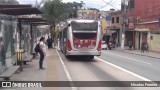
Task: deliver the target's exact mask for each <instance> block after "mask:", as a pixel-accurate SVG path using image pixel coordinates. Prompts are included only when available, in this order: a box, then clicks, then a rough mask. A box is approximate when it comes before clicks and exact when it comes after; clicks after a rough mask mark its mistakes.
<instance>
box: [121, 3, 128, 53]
mask: <svg viewBox="0 0 160 90" xmlns="http://www.w3.org/2000/svg"><path fill="white" fill-rule="evenodd" d="M126 1H128V0H125V2H124V15H123V29H122V42H121V49H122V50H124V42H125V30H126V12H127V10H126V3H127V2H126Z"/></svg>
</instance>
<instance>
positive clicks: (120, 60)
mask: <svg viewBox="0 0 160 90" xmlns="http://www.w3.org/2000/svg"><path fill="white" fill-rule="evenodd" d="M57 54H58V55H59V58H60V60H59V61H57V63H58V64H57V65H58V67H60V68H59V71H58V75H59V77H60V78H59V79H60V80H67V79H68V80H69V81H84V82H83V83H82V84H81V86H83V85H84V86H87V82H85V81H160V78H159V76H160V69H159V66H160V59H155V58H150V57H145V56H139V55H134V54H129V53H124V52H119V51H114V50H111V51H106V50H104V51H102V55H101V56H99V57H95V58H94V60H87V59H86V58H82V57H72V58H71V59H66V58H65V56H64V55H63V54H62V53H61V52H60V51H57ZM61 77H62V78H61ZM90 83H92V82H90ZM122 83H123V82H122ZM93 84H94V83H93ZM113 84H116V82H115V83H113ZM63 89H64V90H65V88H63ZM69 89H72V90H159V89H160V88H159V87H99V86H98V85H97V87H72V88H67V90H69Z"/></svg>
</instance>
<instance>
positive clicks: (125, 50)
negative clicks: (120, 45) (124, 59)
mask: <svg viewBox="0 0 160 90" xmlns="http://www.w3.org/2000/svg"><path fill="white" fill-rule="evenodd" d="M116 51H122V52H125V53H131V54H135V55H140V56H146V57H151V58H156V59H160V57H154V56H149V55H143V54H138V53H133V52H128V51H126V50H116Z"/></svg>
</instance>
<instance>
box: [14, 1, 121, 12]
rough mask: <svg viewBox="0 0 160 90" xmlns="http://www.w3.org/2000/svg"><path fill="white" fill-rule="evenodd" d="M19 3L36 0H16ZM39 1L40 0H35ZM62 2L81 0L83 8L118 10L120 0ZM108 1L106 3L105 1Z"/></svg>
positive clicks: (29, 2) (31, 2) (30, 2)
mask: <svg viewBox="0 0 160 90" xmlns="http://www.w3.org/2000/svg"><path fill="white" fill-rule="evenodd" d="M17 1H19V3H20V4H35V2H36V0H17ZM37 1H38V2H40V1H41V0H37ZM62 1H63V2H73V1H75V2H81V1H83V2H84V3H85V4H84V5H83V6H84V8H97V9H99V10H103V11H108V10H110V9H111V8H114V9H116V10H120V7H121V5H120V4H121V0H62ZM108 2H110V3H109V4H107V5H106V3H108Z"/></svg>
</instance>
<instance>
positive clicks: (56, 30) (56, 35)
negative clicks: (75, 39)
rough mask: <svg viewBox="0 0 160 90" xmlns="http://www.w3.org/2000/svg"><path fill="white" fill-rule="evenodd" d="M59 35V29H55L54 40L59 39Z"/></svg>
mask: <svg viewBox="0 0 160 90" xmlns="http://www.w3.org/2000/svg"><path fill="white" fill-rule="evenodd" d="M59 34H60V30H59V28H56V29H55V38H56V39H57V38H59Z"/></svg>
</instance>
